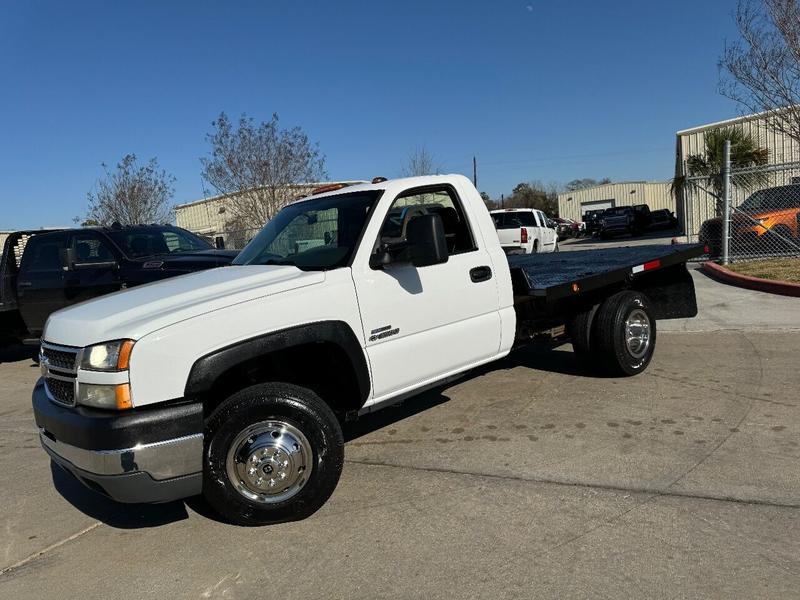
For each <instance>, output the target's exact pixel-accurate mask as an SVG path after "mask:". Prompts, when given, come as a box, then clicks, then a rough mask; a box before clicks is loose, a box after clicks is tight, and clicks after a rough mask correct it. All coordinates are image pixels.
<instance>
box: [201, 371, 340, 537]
mask: <svg viewBox="0 0 800 600" xmlns="http://www.w3.org/2000/svg"><path fill="white" fill-rule="evenodd" d="M272 421H278V422H282V423H285V424H288V425H289V426H290V427H294V428H296V429H297V430H299V431H300V432H301V433H302V434H303V435H304V436H305V441H306V442H308V446H309V447H310V451H311V455H312V458H311V460H310V465H311V467H310V474H309V476H308V479H307V481H303V482H302V483H299V484H298V488H299V489H297V491H296V492H294V495H293V496H291V497H289V498H288V499H285V500H281V501H275V502H272V503H264V502H258V501H256V500H253V499H251V498H248V497H246V496H245V495H244V494H243V493H242V492H240V491H239V490H238V489H237V488H236V487H235V486H234V483H233V482H232V481H231V478H230V477H229V475H228V470H227V464H228V463H227V460H228V452H229V450H231V446H232V444H234V443H235V442H236V440H237V436H238V437H241V434H242V433H243V431H244V430H246V429H247V428H248V427H251V426H254V425H255V424H259V423H262V422H272ZM253 437H255V436H253ZM272 437H273V438H279V436H276V435H275V434H272ZM296 447H297V446H296V445H295V448H296ZM343 463H344V439H343V437H342V430H341V427H340V426H339V422H338V421H337V419H336V416H335V415H334V414H333V411H331V409H330V407H329V406H328V405H327V404H325V402H323V401H322V400H321V399H320V398H319V396H317V395H316V394H315V393H314V392H312V391H310V390H308V389H305V388H302V387H299V386H296V385H290V384H286V383H264V384H258V385H254V386H251V387H248V388H245V389H243V390H241V391H239V392H236V393H235V394H233V395H232V396H230V397H229V398H227V399H226V400H225V401H223V402H222V404H220V405H219V406H218V407H217V408H216V409H215V410H214V411H213V412H212V413H211V415H210V416H209V417H208V418H207V420H206V427H205V448H204V453H203V496H204V497H205V499H206V500H207V501H208V503H209V504H210V505H211V507H212V508H213V509H214V510H216V511H217V512H218V513H219V514H220V515H222V516H223V517H224V518H225V519H227V520H229V521H231V522H233V523H237V524H240V525H265V524H268V523H280V522H284V521H295V520H299V519H304V518H306V517H308V516H309V515H311V514H313V513H314V512H316V511H317V510H318V509H319V508H320V507H321V506H322V505H323V504H325V502H326V501H327V499H328V498H329V497H330V495H331V494H332V493H333V490H334V489H335V488H336V484H337V483H338V482H339V476H340V475H341V473H342V465H343ZM292 465H294V463H292ZM302 470H304V467H300V468H298V472H302ZM292 476H293V475H292V473H290V477H292ZM298 477H299V476H298ZM301 479H302V478H301ZM300 486H302V487H300ZM273 498H274V497H273Z"/></svg>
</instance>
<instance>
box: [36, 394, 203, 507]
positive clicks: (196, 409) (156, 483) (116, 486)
mask: <svg viewBox="0 0 800 600" xmlns="http://www.w3.org/2000/svg"><path fill="white" fill-rule="evenodd" d="M32 402H33V414H34V418H35V420H36V424H37V426H38V427H39V439H40V441H41V444H42V447H43V448H44V450H45V451H46V452H47V454H48V455H50V458H51V459H52V460H53V462H54V463H56V464H57V465H59V466H60V467H62V468H63V469H64V470H66V471H67V472H68V473H71V474H72V475H74V476H75V477H76V478H77V479H78V480H79V481H80V482H81V483H83V484H84V485H86V486H87V487H89V488H90V489H93V490H95V491H97V492H100V493H102V494H105V495H106V496H109V497H111V498H113V499H114V500H117V501H119V502H131V503H138V502H167V501H170V500H177V499H179V498H185V497H188V496H193V495H195V494H199V493H200V492H201V491H202V484H203V407H202V405H201V404H199V403H177V404H172V405H165V406H161V407H153V408H149V409H133V410H130V411H120V412H116V411H102V410H98V409H91V408H87V407H83V406H80V405H78V406H74V407H67V406H64V405H63V404H58V403H56V402H53V401H52V400H51V399H50V398H49V397H48V395H47V393H46V389H45V386H44V380H41V379H40V380H39V382H37V384H36V386H35V387H34V390H33V398H32ZM56 483H58V482H56Z"/></svg>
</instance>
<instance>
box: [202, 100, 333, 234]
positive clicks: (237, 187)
mask: <svg viewBox="0 0 800 600" xmlns="http://www.w3.org/2000/svg"><path fill="white" fill-rule="evenodd" d="M212 126H213V127H214V131H213V132H212V133H210V134H208V135H207V136H206V139H207V140H208V142H209V144H210V145H211V154H210V156H209V157H207V158H202V159H200V161H201V163H202V165H203V179H204V180H205V181H207V182H208V183H209V184H211V186H212V187H213V188H214V189H215V190H216V191H217V192H218V193H219V194H222V195H225V196H230V200H229V202H228V204H227V207H226V208H227V209H228V210H229V211H230V219H229V220H230V221H231V222H232V224H235V225H234V226H235V227H240V228H261V227H263V225H264V224H265V223H266V222H267V221H269V220H270V219H271V218H272V217H273V216H274V215H275V213H277V212H278V211H279V210H280V209H281V208H283V207H284V206H285V205H286V204H287V203H289V202H290V201H291V200H293V199H294V198H295V196H296V195H297V185H298V184H302V183H310V182H316V181H320V180H322V179H323V178H324V177H325V176H326V173H325V157H324V156H323V155H322V154H321V153H320V151H319V148H318V147H317V145H315V144H312V143H311V142H310V141H309V139H308V135H306V133H305V132H304V131H303V130H302V129H301V128H300V127H293V128H291V129H281V128H280V126H279V123H278V115H277V114H273V115H272V119H271V120H270V121H268V122H262V123H259V124H256V123H255V122H254V121H253V119H252V118H248V117H247V116H246V115H242V116H241V117H240V118H239V122H238V124H237V126H236V127H234V125H233V124H232V123H231V121H230V119H229V118H228V116H227V115H226V114H225V113H224V112H223V113H221V114H220V115H219V117H218V118H217V119H216V120H215V121H214V122H213V123H212Z"/></svg>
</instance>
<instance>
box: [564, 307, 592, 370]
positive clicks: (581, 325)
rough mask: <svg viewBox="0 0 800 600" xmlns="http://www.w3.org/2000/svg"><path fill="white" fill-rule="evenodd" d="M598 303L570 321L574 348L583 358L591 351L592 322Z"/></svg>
mask: <svg viewBox="0 0 800 600" xmlns="http://www.w3.org/2000/svg"><path fill="white" fill-rule="evenodd" d="M597 307H598V305H596V304H595V305H594V306H593V307H592V308H591V309H589V310H587V311H584V312H582V313H578V314H577V315H575V316H574V317H572V320H571V321H570V322H569V327H568V333H569V337H570V340H571V341H572V350H573V351H574V352H575V354H576V355H577V356H578V358H580V359H581V360H584V359H586V358H587V357H588V356H589V355H590V353H591V349H592V348H591V337H592V324H593V323H594V317H595V313H596V312H597Z"/></svg>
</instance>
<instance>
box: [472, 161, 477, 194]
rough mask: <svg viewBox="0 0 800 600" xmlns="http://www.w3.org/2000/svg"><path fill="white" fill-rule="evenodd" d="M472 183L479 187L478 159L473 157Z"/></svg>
mask: <svg viewBox="0 0 800 600" xmlns="http://www.w3.org/2000/svg"><path fill="white" fill-rule="evenodd" d="M472 185H474V186H475V187H476V188H477V187H478V159H477V158H475V157H474V156H473V157H472Z"/></svg>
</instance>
